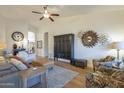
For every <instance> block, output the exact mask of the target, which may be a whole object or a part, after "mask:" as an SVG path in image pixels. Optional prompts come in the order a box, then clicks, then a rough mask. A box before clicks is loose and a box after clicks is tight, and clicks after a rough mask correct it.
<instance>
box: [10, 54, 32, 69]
mask: <svg viewBox="0 0 124 93" xmlns="http://www.w3.org/2000/svg"><path fill="white" fill-rule="evenodd" d="M11 58H13V59H16V60H18V61H20V62H22V63H23V64H25V65H26V66H27V68H30V67H31V66H30V65H29V64H28V63H27V62H26V61H24V60H23V59H22V58H20V57H18V56H10V59H11Z"/></svg>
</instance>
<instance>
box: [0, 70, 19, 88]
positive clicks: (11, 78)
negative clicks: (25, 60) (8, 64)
mask: <svg viewBox="0 0 124 93" xmlns="http://www.w3.org/2000/svg"><path fill="white" fill-rule="evenodd" d="M20 87H21V79H20V76H19V74H18V72H13V73H9V74H7V75H4V76H0V88H20Z"/></svg>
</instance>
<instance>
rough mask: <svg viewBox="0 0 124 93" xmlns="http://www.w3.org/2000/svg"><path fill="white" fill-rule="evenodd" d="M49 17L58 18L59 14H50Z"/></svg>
mask: <svg viewBox="0 0 124 93" xmlns="http://www.w3.org/2000/svg"><path fill="white" fill-rule="evenodd" d="M50 15H51V16H60V15H59V14H50Z"/></svg>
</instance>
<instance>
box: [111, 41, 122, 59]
mask: <svg viewBox="0 0 124 93" xmlns="http://www.w3.org/2000/svg"><path fill="white" fill-rule="evenodd" d="M111 49H116V50H117V60H119V56H120V55H119V51H120V50H124V42H112V43H111Z"/></svg>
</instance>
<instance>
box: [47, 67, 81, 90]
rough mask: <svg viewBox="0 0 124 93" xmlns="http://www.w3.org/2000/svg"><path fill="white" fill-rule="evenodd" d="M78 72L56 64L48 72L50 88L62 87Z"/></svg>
mask: <svg viewBox="0 0 124 93" xmlns="http://www.w3.org/2000/svg"><path fill="white" fill-rule="evenodd" d="M78 74H79V73H78V72H75V71H72V70H69V69H65V68H62V67H60V66H54V68H53V69H52V70H50V71H48V74H47V83H48V88H62V87H64V85H66V84H67V83H68V82H69V81H71V80H72V79H73V78H74V77H76V76H77V75H78Z"/></svg>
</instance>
